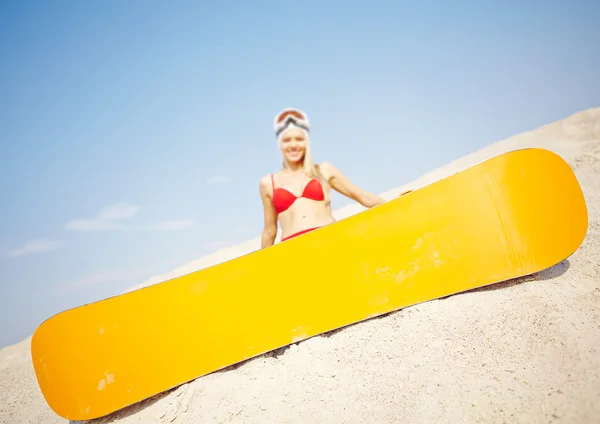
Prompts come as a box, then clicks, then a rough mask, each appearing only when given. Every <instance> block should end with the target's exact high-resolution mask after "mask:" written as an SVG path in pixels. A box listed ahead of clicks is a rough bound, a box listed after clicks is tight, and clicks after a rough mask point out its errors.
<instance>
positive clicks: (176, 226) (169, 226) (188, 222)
mask: <svg viewBox="0 0 600 424" xmlns="http://www.w3.org/2000/svg"><path fill="white" fill-rule="evenodd" d="M194 225H196V221H194V220H193V219H180V220H175V221H166V222H161V223H160V224H157V225H156V226H155V228H156V229H157V230H184V229H186V228H191V227H193V226H194Z"/></svg>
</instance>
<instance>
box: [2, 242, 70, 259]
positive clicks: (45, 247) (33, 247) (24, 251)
mask: <svg viewBox="0 0 600 424" xmlns="http://www.w3.org/2000/svg"><path fill="white" fill-rule="evenodd" d="M62 244H63V242H61V241H56V240H44V239H40V240H33V241H31V242H29V243H27V244H26V245H25V246H23V247H20V248H18V249H14V250H12V251H10V252H9V256H11V257H13V258H16V257H18V256H24V255H31V254H34V253H43V252H50V251H52V250H55V249H57V248H59V247H60V246H62Z"/></svg>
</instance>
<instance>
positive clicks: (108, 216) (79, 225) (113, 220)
mask: <svg viewBox="0 0 600 424" xmlns="http://www.w3.org/2000/svg"><path fill="white" fill-rule="evenodd" d="M139 210H140V208H139V207H138V206H135V205H131V204H129V203H117V204H114V205H111V206H107V207H105V208H103V209H101V210H100V212H98V214H97V215H96V216H95V217H94V218H84V219H75V220H72V221H69V222H67V223H66V224H65V228H67V229H69V230H75V231H115V230H128V231H129V230H132V231H133V230H135V231H155V230H159V231H174V230H184V229H186V228H191V227H193V226H194V225H196V221H195V220H193V219H178V220H171V221H165V222H161V223H158V224H149V225H133V224H125V223H122V222H119V221H123V220H126V219H130V218H133V217H134V216H135V215H137V213H138V211H139Z"/></svg>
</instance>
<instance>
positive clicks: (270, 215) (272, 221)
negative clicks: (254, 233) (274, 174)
mask: <svg viewBox="0 0 600 424" xmlns="http://www.w3.org/2000/svg"><path fill="white" fill-rule="evenodd" d="M269 187H270V184H269V177H268V176H266V177H263V178H261V180H260V198H261V200H262V204H263V211H264V212H263V214H264V226H263V231H262V239H261V247H260V248H261V249H264V248H265V247H269V246H272V245H273V244H274V243H275V237H276V236H277V215H276V214H275V208H274V207H273V202H272V201H271V198H270V197H269Z"/></svg>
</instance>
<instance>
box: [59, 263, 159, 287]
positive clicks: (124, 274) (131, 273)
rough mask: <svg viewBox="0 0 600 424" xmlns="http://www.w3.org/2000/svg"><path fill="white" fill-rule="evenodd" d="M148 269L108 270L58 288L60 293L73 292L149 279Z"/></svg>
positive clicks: (75, 279) (80, 278)
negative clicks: (101, 285) (125, 281)
mask: <svg viewBox="0 0 600 424" xmlns="http://www.w3.org/2000/svg"><path fill="white" fill-rule="evenodd" d="M151 273H152V271H150V270H149V269H148V268H144V269H133V270H122V269H116V270H108V271H102V272H97V273H94V274H88V275H84V276H81V277H78V278H74V279H72V280H70V281H67V282H66V283H63V284H61V285H60V286H58V287H57V290H58V291H60V292H63V293H64V292H72V291H74V290H77V289H81V288H84V287H89V286H94V285H98V284H106V283H111V282H116V281H124V280H130V279H135V278H147V277H148V275H149V274H151Z"/></svg>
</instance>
